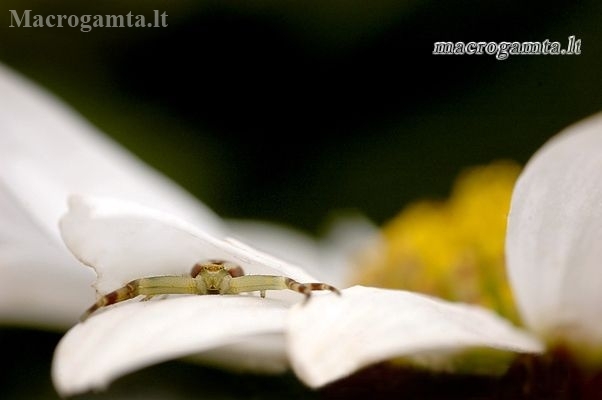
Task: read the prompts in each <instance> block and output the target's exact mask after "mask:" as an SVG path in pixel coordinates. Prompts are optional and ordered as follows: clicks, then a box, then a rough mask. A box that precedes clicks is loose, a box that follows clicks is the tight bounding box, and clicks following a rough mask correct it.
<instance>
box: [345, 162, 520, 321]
mask: <svg viewBox="0 0 602 400" xmlns="http://www.w3.org/2000/svg"><path fill="white" fill-rule="evenodd" d="M519 172H520V167H519V166H518V165H517V164H515V163H513V162H509V161H500V162H495V163H492V164H490V165H487V166H480V167H475V168H472V169H469V170H467V171H465V172H464V173H462V174H460V176H459V177H458V179H457V181H456V182H455V184H454V186H453V190H452V193H451V196H450V198H449V199H448V200H446V201H420V202H417V203H414V204H410V205H409V206H408V207H406V208H405V209H404V210H402V211H401V213H399V214H398V215H397V216H396V217H395V218H393V220H392V221H390V222H389V223H388V224H386V225H385V226H384V228H383V229H382V235H383V237H384V240H383V243H382V247H378V249H374V248H373V249H370V250H371V251H369V252H366V253H365V254H363V255H362V256H361V257H360V258H359V263H360V268H358V274H357V276H356V277H355V279H354V281H356V282H359V283H361V284H365V285H371V286H379V287H387V288H396V289H406V290H412V291H417V292H423V293H427V294H431V295H436V296H438V297H442V298H445V299H448V300H452V301H462V302H468V303H474V304H480V305H483V306H485V307H488V308H491V309H494V310H496V311H497V312H498V313H500V314H502V315H504V316H506V317H507V318H510V319H512V320H514V321H517V320H518V318H517V314H516V310H515V308H514V302H513V299H512V294H511V291H510V288H509V286H508V282H507V280H506V272H505V263H504V237H505V232H506V218H507V216H508V210H509V207H510V197H511V194H512V188H513V187H514V183H515V181H516V178H517V177H518V174H519Z"/></svg>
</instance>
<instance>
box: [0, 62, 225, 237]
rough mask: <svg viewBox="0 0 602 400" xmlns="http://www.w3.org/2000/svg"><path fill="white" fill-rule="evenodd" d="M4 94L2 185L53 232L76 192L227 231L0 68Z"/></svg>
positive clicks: (155, 175)
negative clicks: (127, 202)
mask: <svg viewBox="0 0 602 400" xmlns="http://www.w3.org/2000/svg"><path fill="white" fill-rule="evenodd" d="M0 93H1V94H2V95H1V96H0V110H1V111H0V131H1V132H2V135H0V181H1V182H2V183H4V189H6V190H8V191H9V192H10V193H11V194H12V195H13V196H14V197H15V198H16V199H18V200H19V202H20V203H21V204H22V205H23V206H24V207H26V209H27V210H28V211H29V213H30V214H31V216H32V217H33V218H34V219H35V220H36V222H37V223H39V225H40V226H41V227H43V228H45V229H46V230H47V231H48V232H49V233H50V234H52V235H55V236H56V237H57V238H58V231H57V226H56V223H57V221H58V220H59V218H60V217H61V215H62V214H63V213H64V212H65V211H66V210H65V208H66V205H65V199H66V198H67V196H68V195H69V194H71V193H81V194H87V195H97V196H117V197H119V198H123V199H126V200H132V201H136V202H139V203H141V204H144V205H146V206H149V207H153V208H157V209H159V210H163V211H165V212H169V213H171V214H173V215H177V216H179V217H181V218H185V219H186V220H188V221H191V222H193V223H195V224H199V225H203V226H204V227H205V229H206V230H209V229H210V228H212V229H215V230H216V231H219V230H220V229H221V228H220V222H219V219H218V218H217V216H215V214H213V212H211V211H210V210H209V209H207V208H206V207H205V206H204V205H203V204H201V203H199V202H198V201H197V200H196V199H194V198H193V197H192V196H191V195H190V194H188V193H186V192H185V191H184V190H183V189H182V188H180V187H178V186H177V185H176V184H175V183H173V182H171V181H170V180H168V179H167V178H165V177H164V176H162V175H160V174H158V173H156V172H155V171H153V170H152V169H151V168H150V167H148V166H147V165H145V164H143V163H142V162H140V161H139V160H138V159H136V158H135V157H134V156H133V155H132V154H130V153H128V152H127V151H126V150H124V149H123V148H121V147H119V146H118V145H117V144H116V143H114V142H113V141H111V140H110V139H108V138H107V137H106V136H104V135H103V134H102V133H101V132H99V131H98V130H97V129H96V128H94V127H93V126H92V125H91V124H90V123H88V122H87V121H86V120H84V119H83V118H81V116H79V115H77V114H76V113H74V112H73V110H71V109H69V108H68V107H66V106H65V105H64V104H62V103H61V102H60V101H59V100H58V99H57V98H55V97H53V96H52V95H50V94H49V93H46V92H44V91H43V90H41V89H40V88H38V87H36V86H34V85H33V84H32V83H31V82H28V81H27V80H25V79H23V78H22V77H20V76H19V75H17V74H16V73H14V72H12V71H10V70H9V69H8V68H6V67H4V66H2V65H0ZM41 194H43V196H41Z"/></svg>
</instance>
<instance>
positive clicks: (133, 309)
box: [52, 296, 288, 396]
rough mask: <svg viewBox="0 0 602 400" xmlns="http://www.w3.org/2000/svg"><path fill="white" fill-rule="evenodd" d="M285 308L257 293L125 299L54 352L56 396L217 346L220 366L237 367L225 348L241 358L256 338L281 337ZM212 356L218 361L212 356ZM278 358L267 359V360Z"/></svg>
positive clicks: (65, 339)
mask: <svg viewBox="0 0 602 400" xmlns="http://www.w3.org/2000/svg"><path fill="white" fill-rule="evenodd" d="M287 311H288V303H286V302H283V301H280V300H276V299H271V298H266V299H261V298H257V297H253V296H183V297H172V298H168V299H164V300H152V301H147V302H128V303H126V304H123V305H121V306H119V307H113V309H112V310H107V311H105V312H100V313H99V314H98V315H96V316H95V317H94V318H90V319H88V320H87V321H86V322H84V323H81V324H79V325H77V326H75V327H74V328H73V329H71V330H70V331H69V332H68V333H67V334H66V335H65V336H64V337H63V338H62V339H61V341H60V343H59V345H58V346H57V348H56V351H55V355H54V360H53V366H52V378H53V381H54V384H55V387H56V389H57V390H58V392H59V393H60V394H61V395H63V396H67V395H73V394H76V393H81V392H85V391H88V390H92V389H102V388H104V387H106V386H107V385H108V383H110V382H111V381H112V380H114V379H116V378H118V377H120V376H122V375H124V374H126V373H128V372H131V371H133V370H136V369H139V368H142V367H145V366H149V365H152V364H155V363H158V362H161V361H165V360H170V359H174V358H177V357H181V356H185V355H190V354H194V353H199V352H202V351H206V350H212V349H213V350H215V349H218V348H219V349H220V350H221V351H222V352H223V357H221V361H222V364H227V363H229V362H230V363H234V364H235V365H236V363H237V359H236V357H233V356H232V354H230V352H229V349H228V345H234V351H235V352H234V354H239V356H240V352H238V353H236V348H237V347H236V344H237V343H240V342H245V341H248V340H250V339H251V338H253V337H254V336H257V335H259V336H262V335H281V333H282V331H283V329H284V326H283V325H284V321H285V317H286V313H287ZM255 356H256V357H257V359H255V360H252V362H253V363H255V365H258V364H259V365H260V364H261V363H262V362H263V360H262V358H261V357H262V353H260V352H257V353H255ZM211 358H213V359H215V358H218V359H219V358H220V357H219V355H218V354H216V353H215V352H214V353H212V355H211ZM273 358H274V355H273V354H270V353H267V354H266V359H267V362H268V363H273ZM281 359H283V356H281ZM246 362H247V363H249V361H246Z"/></svg>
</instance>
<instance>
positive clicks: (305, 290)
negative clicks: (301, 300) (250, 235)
mask: <svg viewBox="0 0 602 400" xmlns="http://www.w3.org/2000/svg"><path fill="white" fill-rule="evenodd" d="M282 289H290V290H293V291H295V292H299V293H301V294H304V295H305V299H306V301H307V299H309V298H310V297H311V292H312V291H313V290H330V291H332V292H335V293H336V294H338V295H340V294H341V292H339V290H338V289H337V288H335V287H334V286H331V285H328V284H326V283H299V282H297V281H296V280H294V279H291V278H287V277H285V276H274V275H244V276H240V277H236V278H232V279H231V280H230V285H229V288H228V290H227V291H226V293H229V294H236V293H242V292H256V291H259V293H260V295H261V297H265V291H266V290H282Z"/></svg>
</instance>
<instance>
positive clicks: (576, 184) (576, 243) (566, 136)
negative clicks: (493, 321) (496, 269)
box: [506, 114, 602, 346]
mask: <svg viewBox="0 0 602 400" xmlns="http://www.w3.org/2000/svg"><path fill="white" fill-rule="evenodd" d="M601 179H602V114H598V115H596V116H593V117H591V118H588V119H586V120H584V121H582V122H580V123H578V124H576V125H573V126H571V127H569V128H567V129H566V130H565V131H564V132H562V133H560V134H559V135H558V136H556V137H554V138H553V139H552V140H550V141H549V142H548V143H547V144H546V145H544V146H543V147H542V148H541V149H540V150H539V151H538V152H537V153H536V154H535V155H534V156H533V158H532V159H531V160H530V161H529V163H528V165H527V166H526V168H525V170H524V172H523V173H522V175H521V176H520V178H519V180H518V182H517V184H516V187H515V189H514V194H513V196H512V205H511V212H510V216H509V219H508V233H507V240H506V252H507V260H508V270H509V276H510V280H511V283H512V287H513V289H514V294H515V297H516V300H517V302H518V305H519V307H520V310H521V312H522V315H523V318H524V321H525V322H526V324H527V326H528V327H529V328H531V329H532V330H534V331H535V332H537V333H539V334H540V335H544V336H545V337H547V338H548V339H565V340H568V341H569V342H571V341H572V342H582V343H583V344H586V343H587V344H597V345H598V346H599V345H601V344H602V318H600V316H601V315H602V290H601V289H602V262H601V260H602V180H601Z"/></svg>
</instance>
